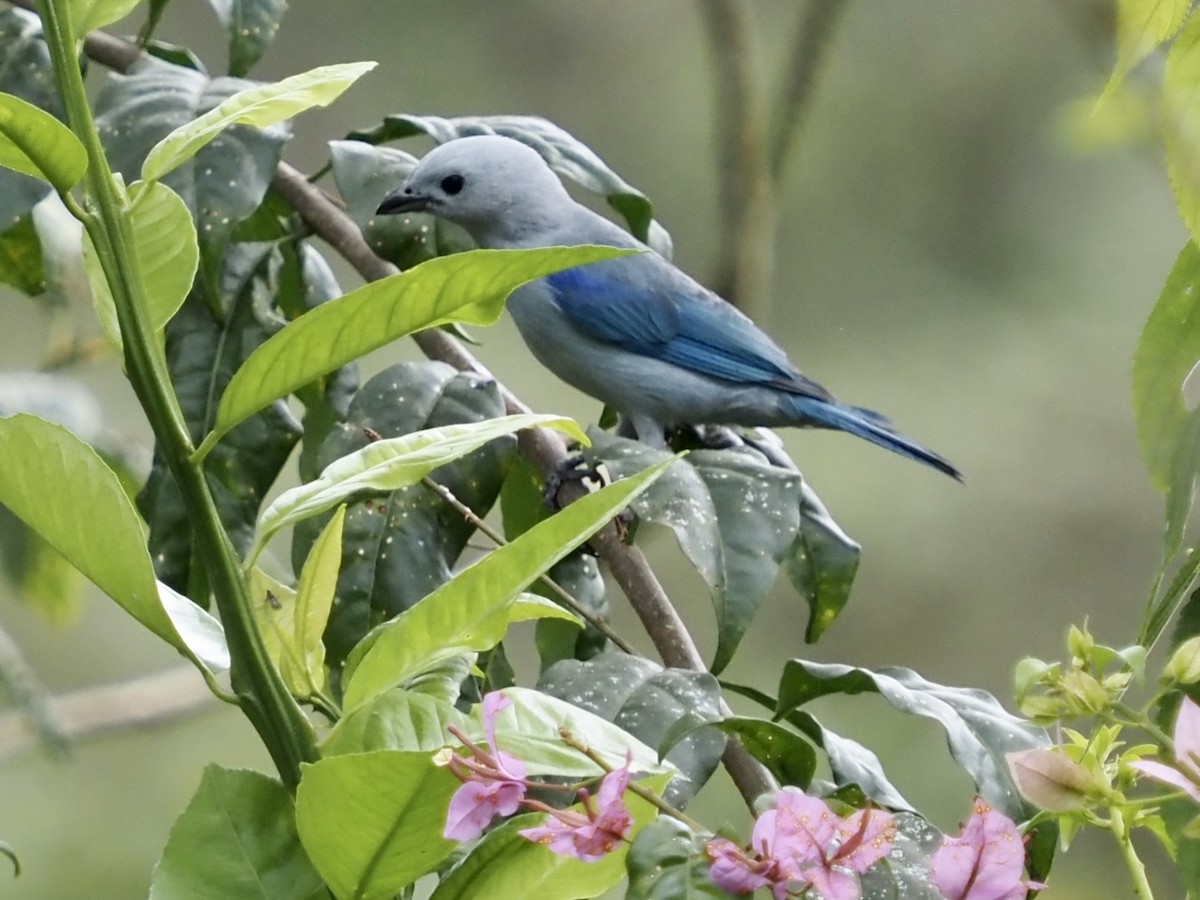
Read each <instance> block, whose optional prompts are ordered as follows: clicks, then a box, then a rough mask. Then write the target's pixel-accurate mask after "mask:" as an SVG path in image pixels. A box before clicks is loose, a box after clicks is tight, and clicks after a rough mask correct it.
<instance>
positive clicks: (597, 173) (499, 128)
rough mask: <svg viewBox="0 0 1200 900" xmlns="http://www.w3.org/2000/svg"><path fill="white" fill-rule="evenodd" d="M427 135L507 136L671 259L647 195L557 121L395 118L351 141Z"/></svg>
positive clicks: (667, 237)
mask: <svg viewBox="0 0 1200 900" xmlns="http://www.w3.org/2000/svg"><path fill="white" fill-rule="evenodd" d="M417 134H427V135H429V136H430V137H431V138H433V139H434V140H435V141H437V142H438V143H439V144H442V143H445V142H446V141H451V140H454V139H455V138H460V137H466V136H468V135H472V134H502V135H504V136H505V137H510V138H515V139H516V140H518V141H521V142H522V143H524V144H528V145H529V146H530V147H532V148H533V149H534V150H536V151H537V152H538V153H540V154H541V155H542V157H543V158H544V159H545V160H546V162H547V163H549V164H550V168H552V169H554V171H556V172H558V173H559V174H560V175H563V176H565V177H567V178H570V179H571V180H572V181H574V182H575V183H576V184H579V185H582V186H583V187H585V188H587V189H588V190H589V191H592V192H594V193H596V194H600V195H601V196H603V197H605V198H607V200H608V202H609V205H610V206H612V207H613V209H615V210H616V211H617V212H619V213H620V214H621V215H622V216H624V217H625V221H626V222H627V223H628V224H629V230H630V231H632V232H633V235H634V237H636V238H638V239H639V240H642V241H645V242H646V243H647V244H649V245H650V246H651V247H652V248H653V249H654V250H656V251H657V252H659V253H661V254H662V255H663V256H665V257H667V258H668V259H669V258H670V256H671V236H670V235H669V234H668V233H667V230H666V229H665V228H663V227H662V225H660V224H659V223H658V222H656V221H655V220H654V218H653V208H652V207H651V205H650V201H649V200H648V199H647V198H646V195H645V194H643V193H642V192H641V191H639V190H638V189H637V188H635V187H634V186H633V185H631V184H629V183H628V182H626V181H625V180H624V179H622V178H621V176H619V175H618V174H617V173H616V172H614V171H613V170H612V169H610V168H609V167H608V166H606V165H605V164H604V160H602V159H600V157H599V156H597V155H596V154H595V153H594V152H593V151H592V150H591V149H590V148H588V147H587V145H585V144H583V143H582V142H580V141H578V140H576V139H575V138H574V137H573V136H571V135H570V134H569V133H568V132H567V131H565V130H564V129H562V128H559V127H558V126H557V125H555V124H554V123H553V122H550V121H548V120H546V119H542V118H540V117H538V116H459V117H458V118H454V119H442V118H439V117H437V116H407V115H393V116H388V117H387V118H385V119H384V120H383V123H382V124H381V125H378V126H376V127H375V128H372V129H369V130H364V131H354V132H351V133H350V135H349V137H350V138H351V139H352V140H358V141H367V142H368V143H371V144H379V143H384V142H386V141H394V140H397V139H399V138H405V137H411V136H413V135H417Z"/></svg>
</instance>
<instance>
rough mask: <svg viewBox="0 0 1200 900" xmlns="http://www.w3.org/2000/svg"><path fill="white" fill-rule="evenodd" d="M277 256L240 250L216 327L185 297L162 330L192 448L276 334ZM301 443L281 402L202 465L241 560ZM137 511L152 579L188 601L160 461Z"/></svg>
mask: <svg viewBox="0 0 1200 900" xmlns="http://www.w3.org/2000/svg"><path fill="white" fill-rule="evenodd" d="M279 259H280V257H279V255H278V252H277V251H273V250H271V249H270V248H269V247H266V246H263V245H257V246H252V245H246V244H239V245H236V246H235V247H234V248H233V249H231V251H230V253H229V254H228V256H227V260H226V266H225V270H224V272H223V278H222V284H223V288H222V292H223V293H224V294H226V295H227V296H230V297H233V298H234V299H233V302H232V305H231V307H230V308H229V309H228V311H227V312H226V313H225V317H224V320H223V321H218V320H217V319H216V318H214V317H213V314H212V313H211V311H210V310H209V308H208V306H207V304H205V303H204V301H203V300H202V299H201V298H200V297H199V296H198V295H197V294H196V293H195V292H193V293H192V295H191V296H190V297H188V299H187V301H186V302H185V303H184V305H183V307H182V308H181V309H180V311H179V313H178V314H177V315H176V316H175V318H174V319H172V320H171V323H170V324H169V325H168V327H167V363H168V367H169V369H170V372H171V377H172V379H173V381H174V384H175V390H176V393H177V394H178V396H179V403H180V406H181V408H182V409H183V413H184V417H185V419H186V420H187V423H188V429H189V431H190V432H191V435H192V439H193V440H197V441H198V440H199V437H200V435H202V434H204V432H205V431H206V430H207V429H208V428H209V427H210V426H211V423H212V420H213V416H214V414H215V407H216V403H217V401H218V400H219V399H220V397H221V396H222V392H223V391H224V390H225V387H226V385H227V384H228V383H229V380H230V378H231V376H232V374H233V372H234V371H235V370H236V369H237V368H238V367H239V365H240V364H241V363H242V361H243V360H245V359H246V357H247V356H249V355H250V353H252V352H253V351H254V350H255V349H256V348H257V347H258V346H259V345H260V344H261V343H262V342H263V341H264V340H266V339H267V337H268V336H269V335H270V334H271V333H272V332H273V331H275V330H278V328H279V327H280V325H281V321H280V320H279V319H278V318H277V316H276V314H275V313H274V312H273V311H272V309H271V307H272V304H273V303H274V302H275V301H276V297H277V293H276V292H277V290H278V287H279V285H278V282H277V267H278V263H279ZM299 434H300V426H299V424H298V423H297V422H296V420H295V417H294V416H293V415H292V414H291V412H290V411H289V410H288V408H287V406H286V404H284V403H283V402H278V403H275V404H273V405H271V406H269V407H268V408H267V409H265V410H263V411H262V412H260V413H258V414H257V415H255V416H253V417H251V418H250V419H248V420H246V421H245V422H243V423H242V424H241V425H240V426H239V427H238V428H237V429H235V430H234V431H233V432H232V433H231V434H230V435H229V437H228V438H227V440H225V441H224V442H223V443H222V444H221V445H220V446H219V447H217V448H216V450H215V451H214V452H213V453H212V454H210V455H209V457H208V458H207V459H206V460H205V471H206V472H207V473H208V477H209V484H210V486H211V488H212V491H213V496H214V499H215V500H216V502H217V509H218V511H219V512H220V514H221V520H222V522H224V523H225V527H226V528H227V529H228V531H229V535H230V538H231V539H232V540H233V543H234V546H235V547H236V548H238V549H239V550H240V551H242V552H244V551H245V550H246V549H247V548H248V547H249V545H250V542H251V540H252V539H253V536H254V523H255V521H256V519H257V516H258V509H259V506H260V504H261V503H262V499H263V497H264V495H265V494H266V492H267V490H268V489H269V488H270V486H271V485H272V484H273V483H274V481H275V478H276V477H277V476H278V474H279V471H280V469H282V467H283V464H284V463H285V462H286V461H287V458H288V455H289V454H290V453H291V450H292V447H293V446H294V445H295V443H296V440H297V438H298V436H299ZM138 506H139V508H140V509H141V510H142V514H143V515H144V516H145V518H146V521H147V522H148V523H149V524H150V546H151V552H152V554H153V556H154V558H155V560H156V562H157V567H158V572H159V577H160V578H161V579H162V580H163V581H165V582H166V583H167V584H169V585H171V586H172V587H174V588H175V589H176V590H179V591H183V592H186V591H187V587H188V578H189V566H190V562H189V561H190V558H191V551H192V538H191V526H190V524H189V521H190V516H189V513H188V511H187V510H186V509H185V508H184V506H183V501H182V498H181V497H180V495H179V490H178V488H177V487H176V486H175V483H174V481H173V479H172V478H171V476H170V473H169V472H168V470H167V468H166V464H165V462H164V460H163V459H162V458H161V456H160V455H158V454H156V455H155V461H154V467H153V469H152V471H151V474H150V479H149V480H148V481H147V483H146V486H145V488H144V489H143V490H142V492H141V494H140V495H139V496H138Z"/></svg>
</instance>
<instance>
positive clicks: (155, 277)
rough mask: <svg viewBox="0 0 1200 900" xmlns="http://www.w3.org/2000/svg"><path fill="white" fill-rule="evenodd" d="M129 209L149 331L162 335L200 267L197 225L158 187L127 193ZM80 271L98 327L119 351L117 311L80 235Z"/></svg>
mask: <svg viewBox="0 0 1200 900" xmlns="http://www.w3.org/2000/svg"><path fill="white" fill-rule="evenodd" d="M129 195H130V199H131V201H132V205H131V206H130V207H129V210H128V216H129V221H130V226H131V230H132V234H133V252H134V254H135V256H136V258H137V262H138V266H139V269H140V271H141V273H142V284H143V285H144V287H145V289H146V293H145V301H146V310H145V312H146V315H147V317H148V319H149V322H150V325H151V327H152V328H153V329H154V330H155V331H160V330H162V329H163V328H165V327H166V325H167V323H168V322H169V321H171V317H172V316H174V315H175V313H176V312H178V311H179V307H180V306H182V305H183V301H184V300H185V299H186V298H187V295H188V292H189V291H190V290H191V289H192V280H193V279H194V278H195V277H196V267H197V265H198V264H199V262H200V247H199V244H198V243H197V241H196V225H195V223H194V222H193V221H192V216H191V213H189V212H188V208H187V204H185V203H184V202H183V198H181V197H180V196H179V195H178V194H176V193H175V192H174V191H173V190H171V189H170V188H169V187H167V186H166V185H165V184H161V183H158V182H154V183H149V184H148V183H147V182H144V181H139V182H138V183H137V184H134V185H133V186H132V187H130V189H129ZM84 265H85V268H86V270H87V275H88V281H89V282H90V284H91V288H92V305H93V306H94V307H95V309H96V315H97V316H98V317H99V319H100V324H101V325H102V326H103V327H104V331H105V333H106V334H107V335H108V337H109V340H111V341H112V342H113V344H114V346H116V347H120V346H121V332H120V329H119V327H118V325H117V311H116V307H115V306H114V304H113V295H112V291H111V290H110V288H109V285H108V280H107V279H106V278H105V277H104V270H103V269H102V268H101V266H100V261H99V259H98V258H97V257H96V248H95V246H94V245H93V244H92V239H91V237H90V236H88V235H87V234H86V233H85V235H84Z"/></svg>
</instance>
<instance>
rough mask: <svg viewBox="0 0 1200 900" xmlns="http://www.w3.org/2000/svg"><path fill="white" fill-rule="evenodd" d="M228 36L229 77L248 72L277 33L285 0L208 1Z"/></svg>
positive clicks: (284, 10)
mask: <svg viewBox="0 0 1200 900" xmlns="http://www.w3.org/2000/svg"><path fill="white" fill-rule="evenodd" d="M208 2H209V5H210V6H212V8H213V9H214V10H216V13H217V18H219V19H220V20H221V24H222V25H223V26H224V27H225V33H226V35H228V37H229V74H230V75H245V74H246V73H247V72H249V71H250V70H251V69H252V68H253V67H254V64H255V63H256V62H258V60H259V58H261V57H262V55H263V53H264V52H266V49H267V47H269V46H270V45H271V41H273V40H274V39H275V34H276V32H278V31H279V23H280V22H281V21H282V20H283V14H284V13H285V12H287V0H208Z"/></svg>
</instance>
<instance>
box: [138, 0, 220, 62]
mask: <svg viewBox="0 0 1200 900" xmlns="http://www.w3.org/2000/svg"><path fill="white" fill-rule="evenodd" d="M166 2H167V0H159V3H155V2H154V0H151V3H150V6H151V8H153V7H155V6H161V5H165V4H166ZM142 49H143V50H145V51H146V52H147V53H148V54H150V55H151V56H153V57H154V58H155V59H161V60H162V61H163V62H165V63H170V64H171V65H173V66H183V67H184V68H185V69H195V70H196V71H197V72H200V73H201V74H205V75H207V74H208V72H207V70H206V69H205V68H204V63H202V62H201V61H200V57H198V56H197V55H196V54H195V53H193V52H192V51H191V50H190V49H188V48H187V47H183V46H180V45H179V44H168V43H167V42H166V41H146V42H145V43H144V44H143V45H142Z"/></svg>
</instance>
